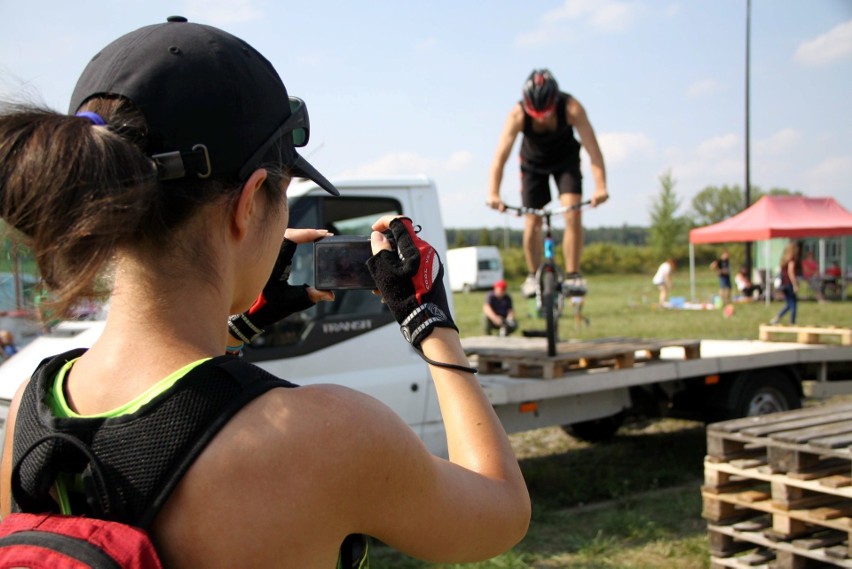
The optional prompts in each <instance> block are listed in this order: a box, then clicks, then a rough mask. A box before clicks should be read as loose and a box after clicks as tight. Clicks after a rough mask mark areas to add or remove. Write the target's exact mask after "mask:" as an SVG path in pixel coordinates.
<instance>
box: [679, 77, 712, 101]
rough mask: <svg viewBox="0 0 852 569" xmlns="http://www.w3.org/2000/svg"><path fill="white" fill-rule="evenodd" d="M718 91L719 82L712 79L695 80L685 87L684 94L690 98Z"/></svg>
mask: <svg viewBox="0 0 852 569" xmlns="http://www.w3.org/2000/svg"><path fill="white" fill-rule="evenodd" d="M717 91H719V83H718V82H716V81H715V80H713V79H703V80H701V81H696V82H695V83H693V84H692V85H690V86H689V87H687V88H686V96H687V97H689V98H690V99H696V98H699V97H704V96H706V95H710V94H713V93H715V92H717Z"/></svg>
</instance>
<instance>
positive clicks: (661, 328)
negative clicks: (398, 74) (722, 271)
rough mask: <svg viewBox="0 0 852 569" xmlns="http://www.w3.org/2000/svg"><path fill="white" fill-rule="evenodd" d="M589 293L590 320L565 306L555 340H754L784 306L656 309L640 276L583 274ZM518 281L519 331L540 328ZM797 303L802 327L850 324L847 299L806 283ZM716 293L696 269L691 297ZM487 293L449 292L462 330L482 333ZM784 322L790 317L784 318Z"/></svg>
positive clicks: (678, 292)
mask: <svg viewBox="0 0 852 569" xmlns="http://www.w3.org/2000/svg"><path fill="white" fill-rule="evenodd" d="M587 283H588V288H589V293H588V295H587V296H586V301H585V306H584V307H583V314H584V315H585V316H586V317H588V318H589V319H590V321H591V325H590V326H582V327H581V328H579V329H576V328H575V324H574V319H573V316H572V314H571V312H570V308H569V307H566V310H565V312H564V313H563V314H562V318H561V319H560V325H559V330H560V338H561V339H563V340H567V339H588V338H609V337H624V336H628V337H641V338H666V339H686V338H696V339H705V338H715V339H757V334H758V326H759V325H760V324H762V323H764V324H765V323H767V322H769V319H770V318H772V317H773V316H774V315H775V314H776V313H777V312H778V311H779V310H780V309H781V307H782V306H783V303H782V302H778V301H775V302H772V303H770V305H769V306H767V305H766V304H765V303H764V302H762V301H761V302H751V303H735V304H734V313H733V315H732V316H731V317H730V318H726V317H725V316H724V315H723V313H722V311H721V310H670V309H660V308H658V307H657V298H658V293H657V289H656V287H655V286H654V285H652V284H651V278H650V276H645V275H626V276H617V275H599V276H591V277H587ZM519 288H520V283H509V292H510V294H512V300H513V302H514V304H515V313H516V316H517V318H518V323H519V325H520V328H521V329H522V330H524V329H533V330H543V329H544V320H543V319H541V318H536V317H534V315H532V314H531V313H532V312H534V309H533V307H531V306H530V301H529V300H528V299H525V298H523V297H521V295H520V292H519ZM689 288H690V287H689V275H688V274H678V273H676V276H675V285H674V290H673V291H672V296H683V297H686V298H689V296H690V294H689ZM804 288H805V291H804V293H803V294H802V295H801V296H802V299H801V300H800V301H799V306H798V318H797V323H798V324H803V325H816V326H830V325H835V326H838V325H843V326H849V325H850V324H852V300H847V301H846V302H836V301H829V302H826V303H822V304H820V303H818V302H816V301H814V300H811V299H809V298H808V295H809V293H810V291H809V290H808V288H807V286H806V287H804ZM716 294H718V288H717V283H716V278H715V276H714V275H713V274H712V273H711V272H709V271H702V272H699V273H698V276H697V278H696V298H697V300H698V301H700V302H711V301H712V298H713V296H714V295H716ZM485 295H486V291H478V292H472V293H467V294H465V293H456V294H455V295H454V302H455V316H456V322H457V324H458V325H459V329H460V330H461V334H462V336H463V337H465V336H477V335H480V334H482V329H481V324H480V314H481V310H482V304H483V303H484V302H485ZM785 321H786V322H789V317H787V318H785Z"/></svg>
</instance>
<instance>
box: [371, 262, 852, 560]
mask: <svg viewBox="0 0 852 569" xmlns="http://www.w3.org/2000/svg"><path fill="white" fill-rule="evenodd" d="M587 280H588V286H589V294H588V297H587V299H586V305H585V308H584V313H585V314H586V315H587V316H588V317H589V318H590V319H591V326H588V327H583V328H581V329H580V330H575V328H574V321H573V317H572V316H571V315H570V314H564V315H563V317H562V319H561V321H560V331H561V338H562V339H563V340H567V339H574V338H577V339H590V338H606V337H646V338H669V339H673V338H678V339H686V338H692V339H705V338H714V339H757V335H758V326H759V324H761V323H766V322H768V321H769V319H770V318H771V317H772V316H773V315H774V314H775V313H776V312H777V311H778V310H779V309H780V308H781V306H782V303H780V302H773V303H771V305H770V306H769V307H767V306H766V305H765V304H764V303H762V302H761V303H750V304H736V305H735V311H734V314H733V315H732V316H731V317H730V318H725V317H724V316H723V314H722V311H720V310H706V311H691V310H665V309H659V308H657V307H656V306H655V304H656V300H657V290H656V288H655V287H654V286H653V285H652V284H651V282H650V280H651V279H650V276H637V275H628V276H623V277H622V276H615V275H602V276H592V277H588V278H587ZM519 284H520V283H517V282H515V283H510V293H512V295H513V298H514V300H515V306H516V312H517V316H518V320H519V324H520V326H521V328H522V329H543V328H544V322H543V320H541V319H538V318H534V317H532V316H531V315H530V314H529V311H528V309H527V308H528V304H527V301H526V300H525V299H522V298H521V296H520V294H519V292H518V288H519ZM805 288H806V290H805V291H804V293H803V295H802V296H804V297H805V298H804V299H803V300H802V301H800V303H799V317H798V323H799V324H804V325H810V324H812V325H819V326H831V325H838V326H850V325H852V301H846V302H827V303H824V304H819V303H817V302H815V301H812V300H808V299H807V296H808V294H809V291H807V287H805ZM696 292H697V297H698V299H700V300H702V301H709V300H711V298H712V296H713V295H715V294H718V291H717V290H716V279H715V277H714V275H713V274H712V273H710V272H709V271H702V272H700V273H699V275H698V279H697V283H696ZM485 294H486V293H485V292H473V293H467V294H464V293H458V294H456V295H454V301H455V317H456V322H457V323H458V325H459V328H460V330H461V333H462V336H476V335H480V334H481V333H482V332H481V328H480V320H479V318H480V313H481V309H482V304H483V302H484V299H485ZM672 295H673V296H684V297H689V275H688V274H686V273H685V272H684V273H677V274H676V275H675V288H674V291H673V293H672ZM788 321H789V320H788ZM511 439H512V444H513V447H514V449H515V453H516V454H517V456H518V459H519V461H520V465H521V469H522V470H523V473H524V477H525V479H526V481H527V485H528V487H529V489H530V495H531V497H532V502H533V519H532V523H531V525H530V530H529V532H528V534H527V536H526V538H525V539H524V540H523V541H522V542H521V543H520V544H518V545H517V546H516V547H514V548H513V549H512V550H511V551H509V552H507V553H505V554H504V555H501V556H499V557H497V558H495V559H493V560H490V561H486V562H482V563H475V564H468V565H446V564H429V563H425V562H422V561H418V560H415V559H412V558H410V557H407V556H404V555H402V554H400V553H398V552H396V551H394V550H392V549H390V548H387V547H383V546H381V545H377V546H375V547H374V554H373V559H372V566H373V567H374V568H379V569H383V568H394V569H397V568H400V569H449V568H455V567H458V568H460V567H465V568H468V567H471V568H478V569H516V568H517V569H521V568H542V569H545V568H547V569H551V568H571V569H597V568H601V569H603V568H607V569H610V568H616V567H618V568H632V569H651V568H654V569H675V568H678V569H679V568H686V569H693V568H695V569H697V568H706V567H709V565H710V557H709V549H708V543H707V531H706V523H705V522H704V520H703V519H702V518H701V495H700V491H699V488H700V485H701V480H702V476H703V471H704V466H703V457H704V454H705V444H706V442H705V431H704V425H702V424H699V423H694V422H689V421H680V420H674V419H664V420H657V421H651V422H644V423H635V424H630V425H627V426H625V427H623V428H622V429H621V430H620V431H619V433H618V435H617V436H616V437H615V438H614V439H613V440H612V441H611V442H609V443H606V444H597V445H592V444H589V443H585V442H582V441H579V440H577V439H574V438H573V437H570V436H569V435H567V434H565V433H564V432H563V431H562V430H561V429H560V428H558V427H552V428H548V429H540V430H537V431H530V432H527V433H519V434H515V435H512V436H511Z"/></svg>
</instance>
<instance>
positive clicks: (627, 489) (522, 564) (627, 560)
mask: <svg viewBox="0 0 852 569" xmlns="http://www.w3.org/2000/svg"><path fill="white" fill-rule="evenodd" d="M646 427H647V424H644V425H643V424H639V425H632V426H628V427H626V428H623V429H622V431H621V432H620V433H619V435H618V436H616V437H615V438H614V439H613V440H612V441H611V442H609V443H605V444H601V443H598V444H596V445H585V446H582V443H579V445H580V446H574V447H572V448H571V449H570V450H566V451H564V452H558V453H555V454H550V455H547V456H539V457H535V458H527V459H523V460H521V461H520V464H521V468H522V470H523V472H524V476H525V478H526V480H527V485H528V487H529V489H530V495H531V497H532V502H533V520H532V523H531V525H530V531H529V533H528V534H527V536H526V538H525V539H524V540H523V541H522V542H521V543H520V544H518V545H517V546H516V547H515V548H514V549H512V550H511V551H509V552H507V553H506V554H504V555H501V556H500V557H497V558H495V559H493V560H490V561H486V562H482V563H476V564H470V565H445V564H428V563H424V562H421V561H417V560H414V559H411V558H408V557H406V556H404V555H401V554H399V553H398V552H395V551H393V550H391V549H389V548H386V547H382V546H377V547H375V548H374V556H373V559H372V567H374V569H375V568H384V567H388V568H390V567H393V568H401V569H409V568H410V569H415V568H417V569H420V568H430V569H439V568H451V567H458V568H482V569H501V568H512V569H514V568H518V569H520V568H530V567H532V568H542V569H544V568H551V567H570V568H598V567H601V568H603V567H633V568H637V569H639V568H644V567H648V568H651V567H655V568H666V569H668V568H671V569H674V568H675V567H677V568H692V567H696V568H697V567H706V563H707V560H708V559H709V558H708V550H707V542H706V524H705V522H704V521H703V520H702V519H701V496H700V491H699V486H700V482H699V480H700V479H701V477H702V473H703V468H704V467H703V459H704V454H705V431H704V427H703V426H702V425H697V424H696V425H695V426H688V427H686V428H681V429H679V430H676V431H666V432H647V431H648V430H647V429H646ZM651 428H652V429H653V428H654V427H651ZM572 444H573V441H572ZM610 500H613V501H614V502H612V503H608V504H603V505H600V507H598V504H597V503H600V502H605V501H610ZM590 504H595V505H593V506H589V505H590ZM578 506H588V507H578Z"/></svg>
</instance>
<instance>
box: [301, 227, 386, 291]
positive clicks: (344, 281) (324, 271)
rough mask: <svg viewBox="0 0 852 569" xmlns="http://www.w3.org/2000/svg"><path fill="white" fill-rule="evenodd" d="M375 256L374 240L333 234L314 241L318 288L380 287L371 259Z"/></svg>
mask: <svg viewBox="0 0 852 569" xmlns="http://www.w3.org/2000/svg"><path fill="white" fill-rule="evenodd" d="M372 256H373V250H372V248H371V247H370V238H369V237H363V236H357V235H331V236H329V237H324V238H323V239H320V240H319V241H315V242H314V286H315V287H316V288H317V289H320V290H357V289H368V290H373V289H375V288H376V283H375V281H374V280H373V276H372V275H371V274H370V271H369V270H367V259H369V258H370V257H372Z"/></svg>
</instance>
